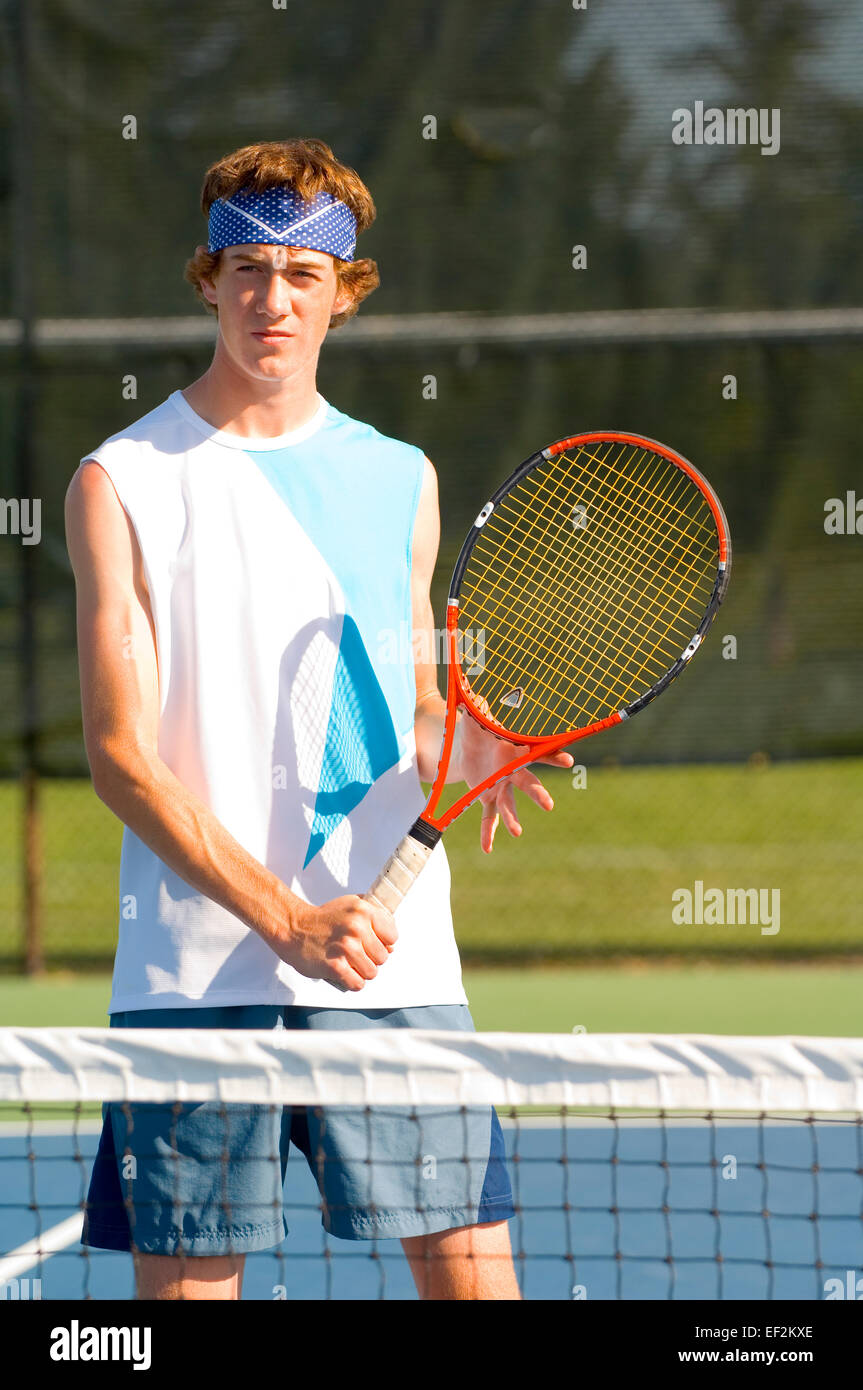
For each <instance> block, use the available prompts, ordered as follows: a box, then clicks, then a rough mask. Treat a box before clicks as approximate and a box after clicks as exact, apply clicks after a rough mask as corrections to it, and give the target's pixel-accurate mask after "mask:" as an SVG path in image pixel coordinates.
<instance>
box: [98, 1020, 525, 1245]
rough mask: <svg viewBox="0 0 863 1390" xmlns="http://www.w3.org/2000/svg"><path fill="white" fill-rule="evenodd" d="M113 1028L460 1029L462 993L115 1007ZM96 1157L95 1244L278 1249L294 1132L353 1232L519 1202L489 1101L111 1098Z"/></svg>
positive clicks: (503, 1213) (504, 1209) (327, 1213)
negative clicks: (341, 1004)
mask: <svg viewBox="0 0 863 1390" xmlns="http://www.w3.org/2000/svg"><path fill="white" fill-rule="evenodd" d="M111 1026H112V1027H113V1028H271V1029H282V1028H330V1029H335V1028H345V1029H357V1028H441V1029H444V1028H452V1029H460V1030H463V1031H473V1021H472V1019H471V1016H470V1011H469V1010H468V1008H467V1006H466V1005H463V1004H445V1005H428V1006H424V1007H421V1008H413V1009H371V1010H357V1009H305V1008H298V1007H295V1006H282V1005H266V1004H262V1005H258V1004H255V1005H242V1006H238V1007H225V1008H203V1009H144V1010H134V1011H132V1012H128V1013H118V1014H113V1015H112V1017H111ZM103 1116H104V1124H103V1128H102V1136H101V1139H100V1141H99V1150H98V1154H97V1156H96V1159H95V1161H94V1166H93V1173H92V1177H91V1181H90V1190H89V1194H88V1198H87V1207H86V1213H85V1220H84V1235H83V1243H84V1244H85V1245H88V1246H94V1247H98V1248H100V1249H104V1250H129V1249H135V1250H137V1251H140V1252H141V1253H142V1254H152V1255H178V1254H185V1255H190V1256H192V1255H226V1254H243V1253H249V1252H251V1251H254V1250H266V1249H268V1248H269V1247H271V1246H273V1245H278V1244H279V1242H280V1241H281V1239H282V1237H283V1236H284V1235H285V1234H286V1233H287V1231H288V1225H287V1221H286V1220H285V1215H284V1209H283V1199H282V1185H283V1182H284V1178H285V1169H286V1165H287V1161H288V1151H289V1148H290V1145H291V1144H294V1145H295V1146H296V1148H298V1149H299V1150H300V1152H301V1153H302V1154H303V1155H304V1156H305V1159H306V1162H307V1163H308V1165H309V1167H310V1169H311V1171H312V1174H313V1175H314V1178H315V1181H316V1182H317V1185H318V1190H319V1192H320V1196H321V1219H322V1224H323V1226H324V1229H325V1230H326V1231H328V1232H329V1233H330V1234H331V1235H335V1236H341V1237H343V1238H344V1239H346V1240H376V1239H380V1238H381V1237H386V1236H399V1237H402V1236H417V1235H428V1234H431V1233H432V1232H434V1231H446V1230H450V1229H454V1228H456V1227H462V1226H475V1225H482V1224H485V1223H488V1222H494V1221H503V1220H506V1219H508V1218H509V1217H511V1216H513V1215H514V1214H515V1209H514V1206H513V1200H512V1190H511V1188H510V1183H509V1176H508V1174H507V1170H506V1157H505V1150H504V1142H503V1134H502V1132H501V1128H500V1123H499V1121H498V1118H497V1115H496V1113H495V1111H494V1110H493V1109H492V1108H491V1107H482V1106H480V1107H471V1108H470V1109H468V1110H465V1109H464V1108H460V1109H454V1108H449V1109H447V1108H444V1107H437V1106H436V1107H423V1108H422V1109H421V1110H416V1109H413V1110H410V1109H405V1108H400V1109H399V1108H396V1107H392V1106H382V1107H379V1108H378V1107H376V1108H375V1109H374V1110H373V1111H369V1110H367V1109H366V1110H364V1109H360V1108H351V1107H346V1108H340V1109H328V1108H324V1109H313V1108H312V1107H304V1106H284V1107H283V1106H265V1105H233V1104H231V1105H225V1104H223V1103H221V1102H219V1101H212V1102H205V1103H200V1104H175V1105H169V1106H162V1105H143V1104H137V1103H136V1104H134V1105H128V1104H110V1105H105V1106H104V1107H103Z"/></svg>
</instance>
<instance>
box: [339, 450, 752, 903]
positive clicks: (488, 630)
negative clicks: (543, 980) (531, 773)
mask: <svg viewBox="0 0 863 1390" xmlns="http://www.w3.org/2000/svg"><path fill="white" fill-rule="evenodd" d="M730 569H731V541H730V537H729V534H728V523H727V521H726V519H725V513H724V512H723V510H722V506H721V504H720V502H719V499H718V497H717V496H716V494H715V492H714V491H713V489H712V488H711V486H710V484H709V483H708V482H707V481H706V479H704V478H703V477H702V476H701V474H700V473H699V472H698V470H697V469H695V468H693V466H692V464H691V463H688V462H687V460H686V459H685V458H682V457H681V455H680V454H677V453H675V452H674V450H673V449H668V448H666V447H665V445H663V444H657V443H656V441H655V440H652V439H643V438H642V437H641V436H639V435H635V434H622V433H618V432H615V431H611V432H608V433H604V432H602V431H597V432H595V433H591V434H580V435H575V436H574V437H573V438H572V439H561V440H559V441H558V443H556V444H551V445H550V446H549V447H548V448H547V449H543V450H542V451H541V452H540V453H537V454H533V455H532V457H531V458H529V459H526V460H525V461H524V463H522V464H520V465H519V467H518V468H517V469H516V470H515V472H514V473H513V474H512V476H511V477H510V478H508V479H507V481H506V482H505V483H503V484H501V486H500V487H499V488H498V489H497V491H496V492H495V493H494V495H493V496H492V498H491V500H490V501H488V502H487V503H486V504H485V506H484V507H483V509H482V511H481V512H480V514H479V516H478V517H477V519H476V521H475V522H474V524H473V526H472V528H471V530H470V534H469V535H468V537H467V539H466V540H465V543H464V545H463V546H462V548H461V553H460V555H459V557H458V561H457V563H456V567H455V571H454V573H453V577H452V582H451V584H450V591H449V600H448V605H447V654H448V676H447V701H446V710H447V712H446V723H445V726H444V739H443V746H442V749H441V756H440V762H439V764H438V770H437V776H436V778H435V782H434V786H433V787H432V790H431V795H430V797H429V800H428V804H427V805H426V808H425V810H424V811H423V812H422V814H421V816H420V817H419V819H418V820H417V821H416V822H415V823H414V824H413V825H412V826H411V828H410V830H409V831H408V833H407V835H406V836H405V838H404V839H403V840H402V842H401V844H400V845H399V846H398V848H397V849H396V850H395V852H394V853H393V855H392V856H391V858H390V859H389V861H388V863H387V864H386V866H385V868H384V869H383V870H382V872H381V874H380V876H379V877H378V879H377V881H376V882H375V883H374V885H373V886H372V888H371V889H370V890H369V892H368V894H367V895H366V896H367V898H368V900H369V901H371V902H374V903H377V904H378V905H379V906H382V907H386V908H388V909H389V911H390V912H395V910H396V908H397V907H398V905H399V903H400V902H401V901H402V900H403V898H404V896H405V894H406V893H407V892H408V890H409V889H410V887H411V885H412V884H413V883H414V881H415V880H416V878H417V875H418V874H419V873H420V871H421V870H422V868H423V866H424V864H425V863H426V861H427V859H428V858H429V855H430V854H431V852H432V850H433V849H434V847H435V845H436V844H437V842H438V840H439V839H440V837H441V835H442V833H443V831H444V830H445V829H446V827H447V826H448V825H449V824H450V823H451V822H452V821H453V820H455V818H456V816H458V815H461V813H462V811H464V810H466V809H467V807H468V806H470V805H471V804H472V803H473V802H474V801H475V800H476V799H477V797H479V796H480V795H481V794H482V793H483V792H484V791H485V790H486V789H487V788H488V787H491V786H493V785H494V784H495V783H496V782H499V781H501V780H502V778H504V777H508V776H509V775H510V774H511V773H513V772H515V771H516V769H517V768H520V767H523V766H525V764H527V763H530V762H534V761H535V760H536V759H537V758H541V757H543V756H545V755H546V754H549V753H556V752H557V751H558V750H559V749H561V748H565V747H566V746H567V744H570V743H574V742H575V741H576V740H577V739H581V738H588V737H589V736H590V735H591V734H598V733H599V732H600V730H601V729H610V728H612V727H613V726H614V725H615V724H620V723H622V721H623V720H624V719H631V718H632V716H633V715H634V714H637V713H638V712H639V710H642V709H644V707H645V705H648V704H650V702H651V700H654V699H655V698H656V696H657V695H660V694H661V693H662V691H663V690H666V689H667V688H668V686H669V685H670V684H671V682H672V681H673V680H674V679H675V677H676V676H678V675H679V674H680V672H681V671H682V670H683V669H684V667H685V666H686V665H687V664H688V663H689V661H690V660H691V659H692V657H693V656H694V655H695V653H696V652H697V650H698V648H699V647H700V646H701V643H702V641H703V639H704V636H705V634H706V632H707V629H708V628H709V627H710V624H711V623H712V621H713V619H714V617H715V616H716V612H717V610H718V608H719V605H720V603H721V602H722V600H723V598H724V596H725V591H726V589H727V587H728V578H729V573H730ZM480 634H482V637H481V639H480ZM480 652H481V654H482V659H481V661H479V662H478V661H477V655H478V653H480ZM477 666H479V667H480V669H476V668H477ZM467 671H469V672H470V679H468V675H467V673H466V672H467ZM459 710H463V711H464V712H465V714H467V715H469V716H470V717H471V718H472V719H475V720H477V721H478V723H480V724H481V725H483V726H484V727H485V728H487V729H490V730H491V731H492V732H493V733H495V734H497V735H498V737H499V738H503V739H506V740H508V741H509V742H511V743H513V744H515V745H516V748H515V749H514V750H513V751H514V756H513V759H512V761H511V762H509V763H507V764H505V766H503V767H501V768H499V769H498V771H497V772H496V773H495V774H494V775H493V776H491V777H488V778H486V779H485V781H483V782H480V783H478V784H477V786H475V787H471V788H470V790H469V791H467V792H466V793H465V795H464V796H462V797H460V798H459V799H458V800H457V801H455V802H454V803H453V805H452V806H450V807H449V809H448V810H447V811H445V812H443V813H442V814H440V815H437V814H436V811H437V807H438V803H439V801H440V797H441V792H442V790H443V787H444V783H445V782H446V775H447V769H448V767H449V761H450V756H451V753H452V746H453V736H454V734H455V728H456V721H457V714H458V711H459Z"/></svg>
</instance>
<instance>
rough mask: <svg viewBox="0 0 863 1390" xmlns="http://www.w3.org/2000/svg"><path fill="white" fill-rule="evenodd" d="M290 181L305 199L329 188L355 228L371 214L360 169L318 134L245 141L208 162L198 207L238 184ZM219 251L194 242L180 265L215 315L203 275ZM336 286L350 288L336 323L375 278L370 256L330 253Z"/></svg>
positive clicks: (258, 188)
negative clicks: (349, 258) (317, 137)
mask: <svg viewBox="0 0 863 1390" xmlns="http://www.w3.org/2000/svg"><path fill="white" fill-rule="evenodd" d="M285 184H289V185H290V186H291V187H292V188H294V189H295V190H296V192H297V193H299V195H300V197H301V198H303V199H305V200H306V201H308V200H309V199H311V198H313V197H314V196H315V194H316V193H331V194H332V195H333V196H334V197H335V198H338V199H339V200H340V201H341V202H343V203H344V204H345V206H346V207H349V208H350V210H351V212H352V213H353V214H354V217H355V218H356V219H357V232H358V233H359V232H364V231H365V230H366V228H367V227H370V226H371V224H372V222H374V220H375V205H374V203H373V202H372V196H371V194H370V193H369V190H368V189H367V188H366V186H365V184H364V183H363V181H362V179H361V178H360V176H359V174H357V173H356V172H355V171H354V170H353V169H349V168H348V167H347V165H345V164H341V163H340V162H339V160H338V159H336V157H335V155H334V154H333V152H332V150H331V149H330V147H329V145H326V144H324V142H323V140H300V139H297V140H271V141H267V142H265V143H264V144H259V145H244V146H243V148H242V149H240V150H234V152H233V154H227V155H225V156H224V157H223V158H222V159H218V160H216V163H215V164H211V165H210V167H209V169H208V170H207V172H206V174H205V175H204V186H203V188H202V189H201V210H202V212H203V214H204V216H205V217H208V216H209V212H210V208H211V206H212V204H213V203H214V202H215V201H216V199H217V198H230V197H231V195H232V194H233V193H237V192H239V190H240V189H252V190H254V192H256V193H263V192H264V191H265V190H266V189H268V188H281V187H284V185H285ZM221 255H222V253H221V251H208V250H207V249H206V247H199V248H198V249H197V250H196V252H195V254H194V256H192V257H191V258H190V259H189V260H188V261H187V262H186V266H185V270H184V272H183V276H184V279H186V280H188V282H189V284H190V285H192V286H193V288H194V290H195V293H196V295H197V296H198V298H199V300H200V301H201V303H202V304H203V305H204V306H205V308H206V309H208V310H209V311H210V312H211V313H214V314H216V316H217V317H218V312H219V311H218V308H217V306H216V305H215V304H211V303H210V301H209V300H208V299H207V298H206V297H205V295H204V293H203V289H202V286H201V281H202V279H203V278H206V279H208V280H210V279H213V278H214V277H215V275H216V274H217V273H218V269H219V264H220V261H221ZM333 261H334V262H335V268H336V277H337V279H338V284H339V289H347V290H348V291H349V292H350V294H351V304H350V307H349V308H347V309H345V310H344V311H343V312H342V313H340V314H334V315H333V317H332V319H331V320H330V327H331V328H338V326H339V324H341V323H345V322H346V320H347V319H349V318H352V317H353V315H354V314H355V313H356V312H357V309H358V308H359V306H360V304H361V303H362V301H363V300H364V299H365V298H366V297H367V296H368V295H370V294H371V292H372V290H374V289H377V287H378V285H379V284H380V278H379V276H378V268H377V265H376V264H375V262H374V261H371V260H357V261H343V260H340V259H339V257H338V256H334V257H333Z"/></svg>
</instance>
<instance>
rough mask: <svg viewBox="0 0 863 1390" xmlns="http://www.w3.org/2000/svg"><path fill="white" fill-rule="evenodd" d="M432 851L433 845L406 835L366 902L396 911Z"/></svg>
mask: <svg viewBox="0 0 863 1390" xmlns="http://www.w3.org/2000/svg"><path fill="white" fill-rule="evenodd" d="M433 850H434V846H433V845H424V844H422V843H421V842H420V841H419V840H417V839H415V838H414V836H413V835H411V834H407V835H405V837H404V839H403V840H402V842H401V844H400V845H399V846H398V848H397V849H395V850H393V853H392V854H391V855H390V857H389V859H388V860H387V862H386V864H385V865H384V867H383V869H382V870H381V872H380V873H379V874H378V877H377V878H376V879H375V881H374V883H373V884H372V886H371V888H370V889H369V891H368V892H367V893H366V902H370V903H375V904H376V905H377V906H378V907H385V908H386V909H387V911H389V912H395V910H396V908H397V907H398V906H399V904H400V903H401V902H403V901H404V898H405V896H406V895H407V893H408V890H409V889H410V888H411V887H412V886H413V884H414V883H416V880H417V878H418V877H419V875H420V873H421V872H422V870H423V869H424V868H425V866H426V864H427V863H428V861H429V858H430V856H431V854H432V852H433Z"/></svg>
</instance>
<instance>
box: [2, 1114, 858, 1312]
mask: <svg viewBox="0 0 863 1390" xmlns="http://www.w3.org/2000/svg"><path fill="white" fill-rule="evenodd" d="M504 1127H505V1134H506V1139H507V1150H508V1154H509V1158H510V1173H511V1176H512V1181H513V1186H514V1190H515V1194H516V1203H517V1206H518V1207H519V1209H520V1210H519V1215H518V1216H517V1217H516V1218H515V1219H514V1220H513V1221H512V1222H511V1223H510V1230H511V1236H512V1244H513V1249H514V1251H515V1254H516V1266H517V1269H518V1272H519V1278H520V1281H521V1284H522V1288H523V1292H524V1294H525V1297H527V1298H528V1299H544V1300H548V1299H553V1300H558V1299H572V1298H573V1297H576V1298H582V1297H583V1298H586V1299H588V1300H595V1299H612V1298H619V1297H620V1298H624V1299H665V1298H669V1297H672V1298H678V1299H716V1298H723V1299H765V1298H776V1299H823V1298H825V1297H826V1296H827V1293H828V1292H830V1291H831V1286H829V1285H828V1283H827V1281H828V1280H830V1279H835V1280H837V1281H839V1283H838V1284H837V1285H835V1286H832V1288H833V1290H834V1292H835V1291H836V1290H838V1289H839V1288H840V1287H841V1288H842V1289H845V1290H847V1289H849V1288H851V1287H853V1286H854V1284H855V1282H856V1280H858V1279H860V1278H861V1276H863V1128H861V1125H860V1124H858V1123H854V1122H842V1121H836V1120H830V1121H825V1122H824V1123H821V1122H820V1121H819V1122H817V1123H811V1122H809V1123H804V1122H800V1121H778V1122H772V1121H769V1122H766V1123H763V1124H759V1123H757V1122H753V1121H751V1120H735V1121H717V1122H715V1123H713V1124H711V1123H709V1122H706V1121H695V1120H692V1119H686V1120H669V1121H666V1122H665V1124H664V1125H659V1124H657V1123H651V1122H646V1121H643V1120H620V1121H618V1122H617V1123H612V1122H610V1121H608V1122H606V1121H599V1120H594V1119H591V1120H572V1119H569V1120H567V1121H566V1122H561V1121H560V1120H559V1119H554V1120H551V1119H546V1118H543V1119H542V1120H537V1119H527V1120H524V1119H522V1120H519V1122H518V1123H517V1124H515V1125H514V1124H513V1123H512V1122H510V1123H508V1124H507V1123H505V1126H504ZM97 1131H98V1126H97V1125H96V1124H88V1125H87V1127H86V1129H85V1130H79V1132H78V1147H79V1156H76V1155H75V1153H74V1140H73V1138H72V1135H71V1133H70V1132H69V1129H68V1127H67V1129H66V1131H65V1132H59V1127H58V1128H55V1129H54V1130H53V1131H52V1130H49V1129H45V1128H43V1127H42V1126H38V1127H37V1129H36V1132H34V1133H32V1134H31V1135H30V1137H29V1140H28V1136H27V1131H26V1130H25V1128H24V1127H23V1126H21V1127H15V1126H7V1127H4V1128H0V1180H2V1181H0V1248H2V1252H3V1253H2V1255H0V1285H2V1284H3V1283H4V1282H5V1283H6V1290H5V1292H6V1296H7V1297H10V1296H13V1295H14V1294H15V1293H16V1292H17V1293H19V1294H20V1293H21V1292H26V1291H27V1290H25V1288H24V1286H23V1285H22V1284H20V1283H19V1284H18V1285H15V1284H14V1282H11V1281H12V1280H14V1279H18V1280H19V1281H20V1280H24V1279H29V1280H30V1281H33V1280H35V1279H40V1280H41V1286H40V1290H39V1291H40V1294H41V1297H42V1298H43V1299H78V1298H81V1297H85V1296H89V1297H91V1298H94V1299H107V1298H111V1299H116V1298H122V1299H125V1298H131V1296H132V1269H131V1260H130V1258H129V1257H128V1256H127V1255H119V1254H114V1253H111V1252H104V1251H90V1252H85V1251H84V1250H83V1249H82V1247H81V1245H80V1243H79V1240H78V1238H77V1235H76V1232H75V1229H74V1225H73V1223H74V1220H75V1213H76V1209H77V1208H78V1206H79V1204H80V1203H81V1201H82V1200H83V1198H84V1196H85V1195H86V1191H87V1185H88V1182H89V1172H90V1165H91V1161H92V1157H93V1155H94V1153H95V1151H96V1146H97V1138H98V1133H97ZM28 1147H29V1148H30V1149H31V1152H32V1154H33V1157H32V1158H28V1156H27V1153H28ZM285 1203H286V1209H287V1213H288V1222H289V1225H290V1228H291V1233H290V1236H288V1237H287V1238H286V1239H285V1240H284V1242H283V1244H282V1247H281V1249H279V1250H276V1251H268V1252H266V1253H263V1254H258V1255H250V1256H248V1258H247V1265H246V1276H245V1283H244V1290H243V1297H244V1298H245V1299H267V1300H269V1299H274V1298H280V1297H281V1298H286V1299H288V1300H294V1299H305V1300H308V1299H313V1300H317V1299H326V1298H333V1299H348V1300H358V1299H377V1298H381V1297H383V1298H387V1299H413V1298H415V1297H416V1294H415V1291H414V1287H413V1281H412V1279H411V1276H410V1273H409V1270H408V1267H407V1264H406V1262H405V1260H404V1257H403V1256H402V1253H401V1248H400V1245H399V1242H398V1241H394V1240H386V1241H377V1242H371V1241H362V1242H359V1241H357V1242H350V1241H341V1240H336V1239H333V1238H331V1237H328V1236H326V1235H325V1233H324V1232H323V1230H322V1227H321V1223H320V1212H319V1209H318V1193H317V1188H316V1187H315V1185H314V1182H313V1180H312V1178H311V1175H310V1173H309V1171H308V1168H307V1166H306V1164H305V1161H304V1160H303V1158H302V1157H301V1156H300V1155H299V1154H295V1153H292V1155H291V1161H290V1162H289V1164H288V1176H287V1179H286V1183H285ZM34 1204H35V1205H36V1206H38V1216H37V1214H36V1212H34V1211H33V1210H32V1209H31V1206H32V1205H34ZM37 1236H40V1237H41V1241H42V1244H43V1246H44V1245H45V1244H46V1242H47V1243H50V1244H57V1245H58V1246H60V1247H61V1248H59V1249H58V1252H57V1253H56V1254H53V1255H52V1256H51V1257H50V1258H47V1259H43V1260H42V1261H41V1264H40V1263H39V1262H38V1260H37V1259H36V1257H35V1256H34V1255H28V1253H27V1250H26V1247H27V1244H28V1242H31V1241H33V1240H34V1238H35V1237H37ZM21 1247H24V1251H23V1253H22V1254H19V1255H16V1256H15V1257H14V1258H13V1259H10V1252H15V1251H20V1250H21ZM717 1255H719V1256H721V1260H718V1259H717ZM28 1290H29V1291H30V1292H31V1294H32V1290H33V1286H32V1282H31V1284H30V1285H29V1286H28ZM860 1292H861V1293H863V1285H861V1289H860ZM840 1296H841V1295H840ZM845 1296H846V1297H847V1292H846V1294H845Z"/></svg>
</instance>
